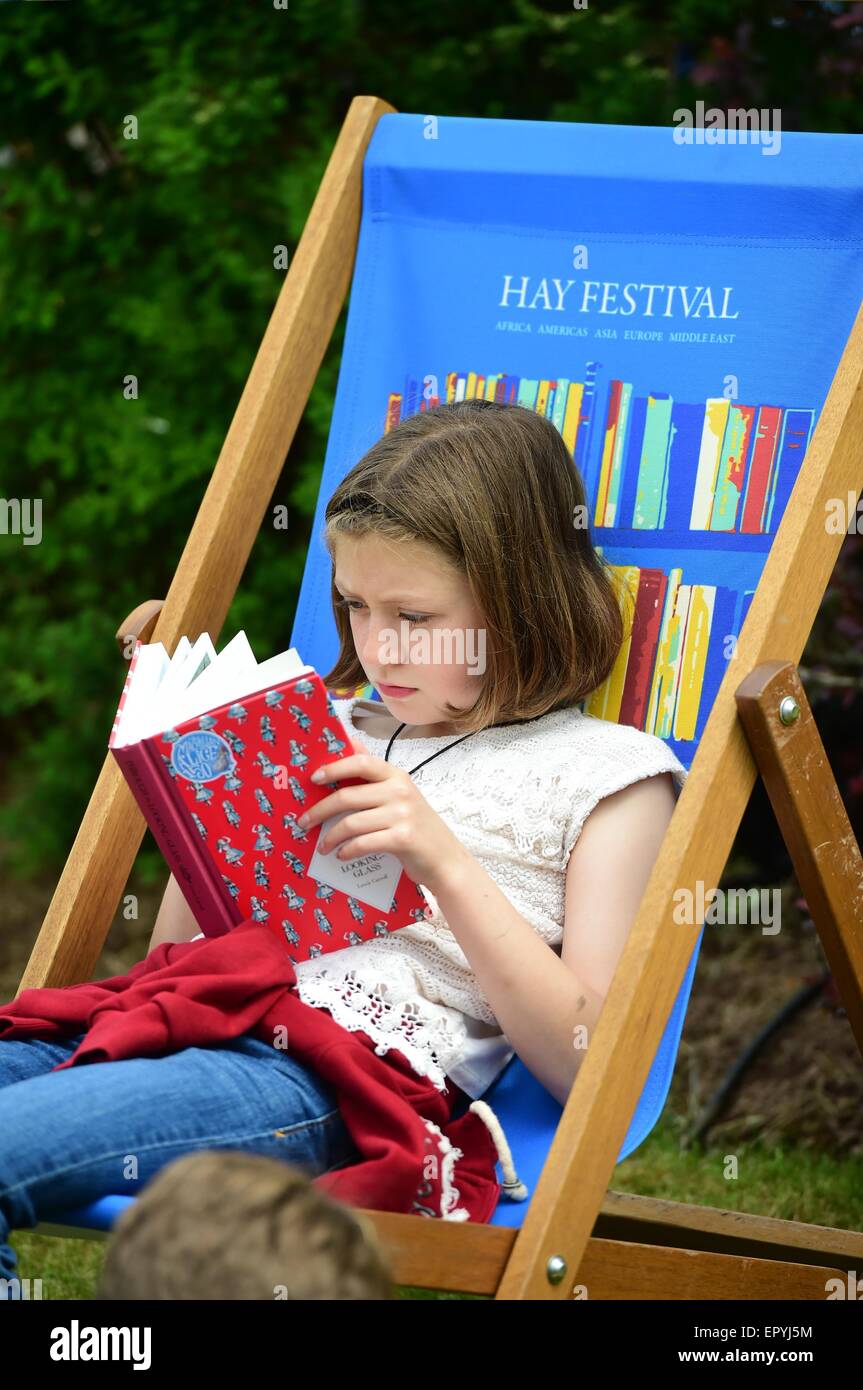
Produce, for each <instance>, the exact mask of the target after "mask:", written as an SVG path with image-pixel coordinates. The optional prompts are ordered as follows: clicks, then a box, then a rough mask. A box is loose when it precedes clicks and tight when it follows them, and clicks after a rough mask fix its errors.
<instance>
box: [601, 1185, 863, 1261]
mask: <svg viewBox="0 0 863 1390" xmlns="http://www.w3.org/2000/svg"><path fill="white" fill-rule="evenodd" d="M593 1234H594V1235H595V1236H598V1237H600V1238H602V1239H606V1240H629V1241H637V1242H639V1243H641V1244H646V1245H670V1246H680V1247H681V1248H685V1249H687V1250H712V1251H713V1252H714V1253H715V1254H723V1255H754V1256H755V1257H756V1258H758V1259H765V1260H791V1261H792V1263H796V1264H814V1265H830V1266H835V1267H836V1268H837V1269H845V1270H849V1269H856V1270H863V1232H861V1231H843V1230H840V1229H838V1228H837V1227H835V1226H815V1225H810V1224H809V1223H807V1222H805V1221H783V1220H780V1219H779V1218H778V1217H775V1216H752V1215H750V1214H749V1213H748V1212H742V1211H730V1210H727V1209H724V1208H721V1207H699V1206H696V1205H694V1203H691V1202H672V1201H669V1200H668V1199H667V1198H663V1197H642V1196H640V1195H639V1194H638V1193H633V1192H614V1191H609V1192H607V1193H606V1194H605V1199H604V1201H603V1203H602V1210H601V1211H600V1214H599V1216H598V1218H597V1220H596V1224H595V1226H594V1228H593Z"/></svg>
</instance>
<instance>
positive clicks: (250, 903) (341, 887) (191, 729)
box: [157, 678, 427, 965]
mask: <svg viewBox="0 0 863 1390" xmlns="http://www.w3.org/2000/svg"><path fill="white" fill-rule="evenodd" d="M286 697H287V698H286ZM300 701H302V703H300ZM241 729H242V730H243V736H241V734H240V730H241ZM315 731H317V732H315ZM344 733H345V731H344V729H343V727H342V725H341V723H340V721H339V719H338V716H337V715H336V712H335V709H334V706H333V704H332V701H331V699H330V697H329V694H328V693H327V691H326V690H325V688H324V686H323V683H322V682H321V681H320V679H319V678H316V679H314V680H311V679H300V680H297V681H295V682H293V683H292V684H291V685H290V687H289V688H288V689H287V690H284V689H277V690H268V691H266V692H264V693H263V695H262V696H261V695H259V696H254V697H252V698H251V699H249V700H246V701H245V703H244V704H237V703H234V704H231V705H225V706H223V707H221V708H220V709H218V710H214V711H213V712H212V713H211V714H207V715H202V716H200V718H198V719H191V720H188V721H186V722H185V723H181V724H179V725H178V726H177V727H176V728H174V729H167V730H165V731H164V733H163V734H162V735H160V736H157V741H158V742H159V743H160V744H161V747H160V753H161V757H162V759H163V760H164V762H165V765H166V770H167V771H168V773H169V775H171V778H172V784H173V786H174V787H175V788H176V790H177V792H178V794H179V796H180V797H181V798H182V800H183V802H184V804H185V806H186V808H187V810H188V813H189V815H190V816H191V819H192V823H193V825H194V827H195V830H196V832H197V834H198V836H199V837H200V839H201V840H202V841H203V842H204V843H205V845H206V846H207V850H206V853H207V854H208V855H209V856H210V857H211V859H212V861H213V862H214V863H215V864H216V865H217V871H218V873H219V876H220V878H221V881H222V883H223V884H224V888H225V890H226V891H227V893H228V894H229V895H230V898H231V900H232V903H233V905H234V909H235V916H236V921H237V922H241V921H245V920H247V919H249V918H251V919H252V920H254V921H256V922H260V923H264V924H265V925H267V926H268V927H269V928H270V929H271V930H273V931H275V933H276V934H277V935H279V936H280V937H281V938H282V939H284V940H285V941H286V942H287V944H288V954H289V956H290V959H291V960H292V961H293V963H294V964H295V965H296V964H299V963H300V961H302V960H308V959H314V958H315V957H316V956H319V955H322V954H325V953H326V952H329V951H334V950H341V949H343V948H344V947H347V946H354V945H359V944H360V943H361V942H363V941H366V940H370V939H371V938H372V937H375V936H386V935H388V933H389V932H390V931H391V930H394V929H397V928H398V927H399V926H401V925H406V924H407V923H408V922H410V921H415V922H418V921H422V920H424V919H425V916H426V909H427V903H426V899H425V897H424V896H423V894H422V892H421V890H420V888H419V887H418V886H417V885H416V884H415V883H413V881H412V880H411V879H409V878H408V877H407V875H406V874H404V873H403V870H402V866H401V864H400V863H399V861H398V860H397V859H395V857H394V856H392V855H388V854H368V855H363V856H359V857H357V858H354V859H349V860H334V861H333V860H331V858H330V855H319V854H318V852H317V848H316V845H315V846H314V848H313V852H312V854H311V855H309V853H308V847H312V846H313V842H315V841H316V840H317V839H318V838H320V836H321V835H322V834H323V833H324V831H325V829H326V828H327V827H329V826H331V825H332V824H333V822H334V820H335V817H333V818H330V819H328V820H327V821H324V822H323V824H322V825H320V826H314V827H312V829H311V830H305V829H304V828H303V827H302V826H300V825H299V824H298V823H297V817H298V816H299V815H301V814H302V812H303V810H305V809H306V807H307V806H311V805H314V804H315V803H316V802H317V801H319V800H323V799H324V798H325V797H327V796H329V795H330V794H331V792H333V791H335V790H337V789H338V788H339V787H341V786H353V785H356V784H357V783H358V782H360V781H361V779H358V778H348V779H346V780H345V781H343V782H331V783H324V784H323V786H316V785H315V784H314V783H312V782H311V781H310V776H311V773H312V772H314V771H315V769H316V768H317V767H320V766H321V765H323V764H325V763H327V762H330V761H332V760H335V759H337V758H339V757H342V756H347V755H349V752H350V744H349V743H348V742H346V741H345V738H344V737H343V735H344ZM165 748H167V749H168V750H169V752H165V751H163V750H164V749H165ZM345 814H346V813H345ZM299 847H302V848H303V849H304V850H305V853H304V854H300V853H297V852H296V851H297V848H299ZM316 875H317V876H316ZM333 875H335V876H336V882H335V884H334V883H333V882H331V881H329V880H330V879H331V878H332V877H333Z"/></svg>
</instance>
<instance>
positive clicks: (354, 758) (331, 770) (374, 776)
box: [309, 753, 400, 783]
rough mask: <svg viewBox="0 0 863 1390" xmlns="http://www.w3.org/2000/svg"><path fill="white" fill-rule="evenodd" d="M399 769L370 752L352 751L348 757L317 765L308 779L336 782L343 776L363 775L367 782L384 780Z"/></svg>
mask: <svg viewBox="0 0 863 1390" xmlns="http://www.w3.org/2000/svg"><path fill="white" fill-rule="evenodd" d="M399 771H400V769H399V768H397V767H391V766H390V764H389V763H385V762H384V760H383V758H375V757H373V756H372V754H371V753H353V754H352V755H351V756H350V757H348V758H339V759H338V761H337V762H334V763H327V764H326V766H325V767H319V768H318V769H317V771H316V772H313V773H312V775H311V777H310V778H309V781H311V782H316V783H318V782H338V781H340V780H341V778H343V777H364V778H365V779H366V781H368V782H385V781H386V780H387V778H389V777H392V776H393V774H397V773H398V772H399Z"/></svg>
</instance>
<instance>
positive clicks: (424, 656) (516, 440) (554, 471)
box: [324, 400, 624, 733]
mask: <svg viewBox="0 0 863 1390" xmlns="http://www.w3.org/2000/svg"><path fill="white" fill-rule="evenodd" d="M324 538H325V543H326V546H327V549H328V551H329V554H330V556H331V559H332V561H333V584H332V600H333V606H334V612H335V618H336V624H337V627H338V632H339V638H340V651H339V655H338V658H337V661H336V664H335V666H334V667H333V668H332V670H331V671H329V672H328V673H327V674H326V676H324V682H325V684H326V685H327V687H328V688H330V689H332V690H347V691H350V690H354V689H356V688H357V687H358V686H361V685H363V684H364V683H365V682H367V681H370V682H371V683H372V684H373V685H374V686H376V687H377V688H378V689H379V691H380V694H381V697H382V699H383V702H384V704H385V705H386V707H387V708H388V710H389V712H390V714H392V715H393V716H394V717H395V718H396V719H398V720H401V721H404V722H405V723H406V724H411V725H415V726H420V725H426V726H428V727H429V728H430V729H433V730H435V731H436V732H454V733H467V732H471V731H473V730H475V729H480V728H485V727H486V726H487V725H489V724H496V723H502V722H507V721H511V720H519V719H530V718H536V717H538V716H540V715H543V714H546V713H549V712H550V711H552V710H555V709H559V708H563V707H565V706H569V705H574V704H577V703H578V702H579V701H580V700H582V699H583V698H584V697H585V696H586V695H588V694H590V693H591V691H593V690H595V689H597V687H598V686H600V685H601V684H602V682H603V681H604V680H605V678H606V677H607V676H608V674H609V672H610V671H611V669H612V667H613V665H614V661H615V659H616V656H617V653H618V652H619V650H620V646H621V643H622V641H623V637H624V618H623V615H622V612H621V603H620V601H619V599H618V596H617V590H616V588H615V585H614V583H613V580H612V574H611V571H610V569H609V567H608V566H607V565H606V563H605V562H604V561H603V560H602V558H601V556H600V555H599V554H598V553H597V551H596V550H595V549H594V547H593V543H592V541H591V536H590V527H589V524H588V518H587V499H586V494H585V489H584V484H583V482H582V479H581V476H580V474H579V471H578V469H577V467H576V465H575V463H574V462H573V458H572V455H571V454H570V451H569V449H568V448H567V446H566V444H565V442H564V440H563V438H562V436H561V434H560V432H559V431H558V430H557V429H556V427H555V426H554V425H553V424H552V423H551V421H550V420H547V419H545V418H544V417H543V416H540V415H538V414H536V412H534V411H532V410H529V409H527V408H525V407H523V406H518V405H504V404H502V403H497V402H494V401H486V400H466V401H460V402H456V403H453V404H451V405H439V406H435V407H433V408H432V409H430V410H424V411H420V412H419V413H418V414H416V415H412V416H410V417H409V418H407V419H406V420H404V421H402V423H401V424H399V425H397V426H396V427H395V428H394V429H392V430H390V431H388V432H387V433H386V434H384V435H383V436H382V437H381V438H380V439H379V440H378V441H377V443H375V444H374V445H373V446H372V448H371V449H369V451H368V452H367V453H366V454H365V455H364V456H363V457H362V458H361V459H360V460H359V462H358V463H357V464H355V466H354V467H353V468H352V469H351V470H350V472H349V473H348V474H347V475H346V477H345V478H344V479H343V480H342V482H341V483H340V484H339V486H338V487H337V488H336V489H335V491H334V493H333V494H332V496H331V498H330V500H329V502H328V504H327V508H326V513H325V537H324ZM396 639H399V640H396ZM384 683H388V684H390V685H396V686H401V687H406V688H409V689H410V690H411V692H412V693H410V694H408V695H406V696H397V695H388V694H387V692H386V690H384V689H382V688H381V686H382V685H383V684H384Z"/></svg>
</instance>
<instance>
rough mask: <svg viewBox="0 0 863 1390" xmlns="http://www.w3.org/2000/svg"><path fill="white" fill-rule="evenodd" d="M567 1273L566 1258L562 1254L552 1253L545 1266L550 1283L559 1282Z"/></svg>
mask: <svg viewBox="0 0 863 1390" xmlns="http://www.w3.org/2000/svg"><path fill="white" fill-rule="evenodd" d="M565 1273H566V1260H565V1259H564V1258H563V1256H562V1255H552V1256H551V1257H550V1259H549V1261H548V1263H547V1265H546V1266H545V1275H546V1278H547V1279H548V1282H549V1283H550V1284H559V1283H560V1281H561V1279H562V1278H563V1276H564V1274H565Z"/></svg>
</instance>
